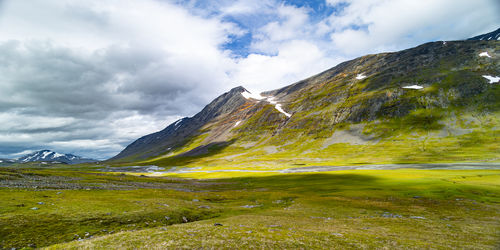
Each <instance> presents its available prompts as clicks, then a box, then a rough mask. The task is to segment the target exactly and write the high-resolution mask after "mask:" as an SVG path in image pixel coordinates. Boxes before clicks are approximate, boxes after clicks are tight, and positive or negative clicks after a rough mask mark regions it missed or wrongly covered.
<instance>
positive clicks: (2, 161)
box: [0, 158, 16, 166]
mask: <svg viewBox="0 0 500 250" xmlns="http://www.w3.org/2000/svg"><path fill="white" fill-rule="evenodd" d="M14 163H16V160H12V159H3V158H0V166H7V165H11V164H14Z"/></svg>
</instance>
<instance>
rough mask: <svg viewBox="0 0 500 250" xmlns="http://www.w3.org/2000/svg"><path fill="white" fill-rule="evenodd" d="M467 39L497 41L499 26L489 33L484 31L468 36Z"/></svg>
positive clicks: (499, 32) (499, 33) (499, 36)
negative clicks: (483, 32) (480, 33)
mask: <svg viewBox="0 0 500 250" xmlns="http://www.w3.org/2000/svg"><path fill="white" fill-rule="evenodd" d="M468 40H479V41H482V40H485V41H488V40H497V41H498V40H500V28H498V29H497V30H495V31H492V32H490V33H486V34H482V35H479V36H475V37H473V38H469V39H468Z"/></svg>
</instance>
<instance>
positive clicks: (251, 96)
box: [234, 91, 292, 127]
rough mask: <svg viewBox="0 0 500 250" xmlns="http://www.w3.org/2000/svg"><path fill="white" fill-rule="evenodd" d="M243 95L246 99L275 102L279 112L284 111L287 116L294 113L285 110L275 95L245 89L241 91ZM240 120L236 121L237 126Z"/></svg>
mask: <svg viewBox="0 0 500 250" xmlns="http://www.w3.org/2000/svg"><path fill="white" fill-rule="evenodd" d="M241 95H242V96H243V97H245V98H246V99H256V100H264V101H266V102H269V103H270V104H273V105H275V106H274V107H275V108H276V110H278V111H279V112H281V113H283V114H284V115H286V116H287V117H291V116H292V115H291V114H289V113H287V112H285V111H284V110H283V108H281V104H278V101H276V100H275V99H276V97H274V96H261V95H260V94H252V93H250V92H248V91H244V92H241ZM238 124H239V122H237V123H236V125H234V126H235V127H236V126H238Z"/></svg>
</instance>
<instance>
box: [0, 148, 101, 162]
mask: <svg viewBox="0 0 500 250" xmlns="http://www.w3.org/2000/svg"><path fill="white" fill-rule="evenodd" d="M96 161H97V160H94V159H88V158H83V157H80V156H77V155H72V154H61V153H57V152H54V151H51V150H48V149H45V150H40V151H36V152H33V153H30V154H27V155H24V156H22V157H20V158H17V159H0V163H27V162H51V163H66V164H78V163H86V162H96Z"/></svg>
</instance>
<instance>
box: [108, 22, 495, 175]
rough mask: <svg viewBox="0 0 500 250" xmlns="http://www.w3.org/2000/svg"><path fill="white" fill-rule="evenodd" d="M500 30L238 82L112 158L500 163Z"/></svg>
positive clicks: (192, 161) (176, 162)
mask: <svg viewBox="0 0 500 250" xmlns="http://www.w3.org/2000/svg"><path fill="white" fill-rule="evenodd" d="M498 32H499V30H497V31H495V32H492V33H488V34H486V35H483V36H478V37H475V38H473V39H472V40H462V41H438V42H430V43H426V44H423V45H420V46H417V47H415V48H410V49H406V50H403V51H399V52H393V53H380V54H373V55H366V56H363V57H359V58H356V59H353V60H350V61H346V62H343V63H341V64H339V65H337V66H335V67H333V68H331V69H329V70H326V71H324V72H322V73H319V74H317V75H315V76H312V77H310V78H307V79H305V80H302V81H299V82H296V83H294V84H291V85H289V86H286V87H283V88H280V89H277V90H272V91H267V92H263V93H260V94H256V93H250V92H249V91H248V90H246V89H245V88H244V87H241V86H240V87H236V88H233V89H231V90H230V91H228V92H226V93H224V94H222V95H221V96H219V97H217V98H216V99H215V100H213V101H212V102H211V103H209V104H208V105H207V106H206V107H205V108H204V109H203V110H202V111H200V112H199V113H198V114H196V115H195V116H193V117H186V118H182V119H180V120H178V121H176V122H174V123H172V124H170V125H169V126H167V127H166V128H165V129H163V130H161V131H159V132H156V133H153V134H150V135H146V136H143V137H141V138H139V139H138V140H136V141H134V142H133V143H132V144H130V145H129V146H127V147H126V148H125V149H124V150H123V151H122V152H120V153H119V154H118V155H116V156H115V157H113V158H111V159H110V160H109V161H108V162H110V163H120V162H137V163H138V164H156V165H160V166H181V165H196V164H204V165H214V166H215V165H223V164H232V165H235V164H236V165H238V164H243V165H245V164H246V165H249V164H256V165H259V164H262V165H265V164H268V163H273V164H276V163H279V164H292V165H293V164H299V165H301V164H304V163H305V162H307V163H312V164H332V163H335V164H358V163H394V162H397V163H405V162H407V163H410V162H435V161H444V162H447V161H488V160H498V152H500V147H499V143H498V141H500V140H498V139H499V138H500V136H499V133H500V131H499V122H498V121H499V118H498V117H500V116H499V110H500V84H499V81H500V77H499V76H500V60H499V58H500V41H498V40H496V39H489V37H490V36H496V35H495V34H498Z"/></svg>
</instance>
